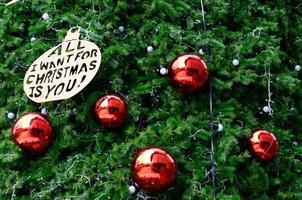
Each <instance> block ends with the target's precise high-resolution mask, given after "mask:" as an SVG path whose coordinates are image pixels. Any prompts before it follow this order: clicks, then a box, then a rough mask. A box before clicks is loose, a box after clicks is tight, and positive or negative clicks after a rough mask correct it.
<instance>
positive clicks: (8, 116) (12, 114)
mask: <svg viewBox="0 0 302 200" xmlns="http://www.w3.org/2000/svg"><path fill="white" fill-rule="evenodd" d="M7 118H8V119H14V118H15V113H12V112H9V113H8V114H7Z"/></svg>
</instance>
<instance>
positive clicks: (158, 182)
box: [132, 147, 177, 192]
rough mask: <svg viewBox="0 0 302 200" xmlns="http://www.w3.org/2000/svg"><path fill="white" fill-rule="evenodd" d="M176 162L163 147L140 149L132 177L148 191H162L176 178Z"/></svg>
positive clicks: (133, 166)
mask: <svg viewBox="0 0 302 200" xmlns="http://www.w3.org/2000/svg"><path fill="white" fill-rule="evenodd" d="M176 173H177V168H176V162H175V160H174V159H173V158H172V156H171V155H170V154H169V153H168V152H167V151H165V150H164V149H162V148H159V147H151V148H145V149H142V150H140V151H139V152H138V153H137V154H136V156H135V159H134V161H133V164H132V179H133V181H134V182H135V183H136V184H137V185H138V187H139V188H141V189H143V190H145V191H146V192H161V191H163V190H165V189H167V187H169V185H170V184H171V183H172V182H174V180H175V178H176Z"/></svg>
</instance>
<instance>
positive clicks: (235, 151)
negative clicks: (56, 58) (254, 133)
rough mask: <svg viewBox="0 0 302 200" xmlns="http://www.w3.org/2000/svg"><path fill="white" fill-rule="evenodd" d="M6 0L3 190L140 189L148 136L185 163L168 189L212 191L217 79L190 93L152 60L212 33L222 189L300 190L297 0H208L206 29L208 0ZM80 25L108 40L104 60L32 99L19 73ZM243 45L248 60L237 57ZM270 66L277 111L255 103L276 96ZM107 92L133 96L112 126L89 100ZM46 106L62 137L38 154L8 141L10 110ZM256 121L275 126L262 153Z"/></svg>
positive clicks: (0, 111)
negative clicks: (135, 170)
mask: <svg viewBox="0 0 302 200" xmlns="http://www.w3.org/2000/svg"><path fill="white" fill-rule="evenodd" d="M1 2H2V3H1V5H0V80H1V81H0V107H1V108H0V130H1V134H0V180H1V181H0V199H1V200H2V199H16V200H17V199H20V200H21V199H22V200H23V199H89V200H90V199H99V200H101V199H136V196H135V195H130V194H129V193H128V186H129V179H130V172H131V162H132V158H133V157H134V154H135V152H137V151H138V150H139V149H140V148H143V147H148V146H161V147H163V148H166V149H167V150H168V151H169V152H170V153H171V154H172V155H173V156H174V158H175V159H176V161H177V164H178V177H177V181H176V182H175V184H174V185H173V186H172V187H171V188H170V189H169V190H167V191H166V192H164V193H162V194H158V197H159V199H171V200H172V199H173V200H176V199H185V200H193V199H212V193H211V188H212V186H211V182H210V179H209V178H208V177H206V176H205V175H206V172H207V171H209V170H210V168H211V162H210V155H209V147H210V135H209V134H210V133H209V131H210V130H209V123H210V121H209V119H210V113H209V106H208V105H209V85H207V86H205V87H204V89H203V90H202V91H200V93H199V94H197V95H193V96H182V95H180V94H178V93H177V92H176V91H175V90H174V89H173V88H172V87H171V86H170V85H169V84H168V81H167V79H166V78H165V77H164V76H161V75H160V74H159V73H158V71H157V70H159V69H160V65H163V66H164V67H168V65H169V62H170V61H171V60H173V58H175V57H176V56H177V55H179V54H181V53H184V52H187V53H196V54H198V52H199V49H201V48H205V47H207V46H209V47H210V51H211V53H209V52H208V53H207V54H206V55H205V56H204V59H205V60H206V62H207V65H208V67H209V73H210V76H211V79H212V81H213V85H214V101H213V103H214V117H215V120H216V121H217V120H219V121H220V122H221V123H222V124H223V125H224V132H222V133H219V134H218V135H216V136H215V137H214V140H215V143H214V145H215V150H216V154H215V159H216V163H217V177H216V192H217V199H219V200H231V199H232V200H239V199H249V200H252V199H253V200H267V199H274V200H281V199H282V200H285V199H286V200H287V199H288V200H289V199H290V200H299V199H302V147H301V144H302V132H301V128H302V125H301V122H302V115H301V111H302V103H301V98H302V89H301V86H302V85H301V81H300V79H301V73H302V72H296V71H295V70H294V68H295V65H296V64H300V65H301V62H302V61H301V53H302V5H301V1H300V0H253V1H246V0H232V1H227V0H205V1H204V3H205V9H206V19H207V32H204V30H203V22H202V16H201V7H200V1H199V0H149V1H147V0H128V1H126V0H114V1H112V0H92V1H89V0H75V1H71V0H49V1H48V0H47V1H46V0H44V1H42V0H24V1H19V2H18V3H16V4H14V5H11V6H4V1H1ZM6 2H7V1H6ZM43 13H48V14H49V19H48V20H44V19H42V18H41V17H42V15H43ZM77 25H78V26H81V27H82V28H83V29H86V30H87V31H82V37H83V38H89V39H90V41H93V42H95V43H96V44H97V45H98V46H99V47H100V48H101V51H102V64H101V68H100V70H99V72H98V74H97V75H96V77H95V78H94V80H93V81H92V82H91V83H90V84H89V85H88V87H87V88H86V89H84V90H83V91H82V92H81V93H80V94H78V95H77V96H75V97H73V98H71V99H69V100H64V101H57V102H50V103H43V104H36V103H34V102H32V101H30V100H29V99H28V98H27V97H26V95H25V93H24V91H23V86H22V85H23V78H24V75H25V72H26V69H27V68H28V67H29V66H30V65H31V64H32V62H33V61H34V60H35V59H37V58H38V57H39V56H40V55H41V54H42V53H44V52H45V51H47V50H48V49H50V48H51V47H53V46H55V45H57V44H58V43H60V42H61V41H62V39H63V38H64V36H65V34H66V32H67V30H68V29H69V28H70V27H73V26H77ZM119 26H124V27H125V30H124V32H120V31H119V29H118V27H119ZM32 37H36V38H37V40H35V41H32V42H31V38H32ZM148 46H153V47H154V51H153V52H147V50H146V48H147V47H148ZM234 58H237V59H239V61H240V65H239V66H233V65H232V60H233V59H234ZM268 68H270V69H271V73H272V75H273V76H272V77H271V78H272V83H271V90H272V92H273V95H272V100H273V101H274V103H273V104H272V108H273V110H274V114H273V117H271V116H268V115H267V114H264V113H262V114H261V113H260V112H261V111H262V107H263V106H265V105H267V102H266V101H265V100H266V99H267V98H268V96H267V95H268V92H267V90H268V88H267V79H266V78H265V76H262V75H263V74H264V73H265V69H268ZM106 92H110V93H117V94H120V95H123V96H124V97H126V99H127V104H128V109H129V117H128V120H127V122H126V124H125V125H124V126H123V127H121V128H119V129H117V130H111V131H108V130H102V129H100V128H99V126H98V124H97V122H96V121H95V119H94V118H93V114H92V107H93V104H94V102H95V101H96V99H97V98H98V97H100V96H101V95H103V94H105V93H106ZM42 107H46V108H47V109H48V112H49V114H48V117H49V119H50V121H51V123H52V125H53V127H54V129H55V135H56V137H55V139H54V141H53V143H52V145H51V146H50V148H49V149H48V151H47V153H46V154H45V155H43V156H40V157H35V158H33V157H30V156H28V155H25V154H24V153H22V151H21V150H20V149H19V148H18V147H17V146H16V145H15V144H14V143H13V142H12V140H11V133H10V132H11V127H12V125H13V120H10V119H8V118H7V114H8V113H9V112H14V113H18V114H19V115H20V114H23V113H27V112H31V111H39V109H41V108H42ZM292 107H293V108H294V109H293V108H292ZM258 128H262V129H268V130H270V131H271V132H272V133H274V134H275V135H276V137H277V138H278V141H279V145H280V148H279V154H278V155H277V157H276V158H275V159H273V160H272V161H271V162H269V163H266V164H263V163H258V162H256V161H255V160H254V159H253V157H252V156H251V154H250V152H249V151H248V148H247V145H246V140H245V138H246V137H247V136H248V135H249V134H250V132H251V130H256V129H258Z"/></svg>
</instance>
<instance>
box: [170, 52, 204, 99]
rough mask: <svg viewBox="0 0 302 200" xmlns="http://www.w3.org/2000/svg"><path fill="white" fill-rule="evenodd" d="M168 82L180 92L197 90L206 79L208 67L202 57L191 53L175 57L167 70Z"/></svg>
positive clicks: (186, 92) (188, 92)
mask: <svg viewBox="0 0 302 200" xmlns="http://www.w3.org/2000/svg"><path fill="white" fill-rule="evenodd" d="M168 77H169V82H170V84H171V85H172V86H173V87H174V88H175V89H176V90H177V91H178V92H180V93H182V94H192V93H196V92H198V91H199V90H200V89H201V88H202V86H203V85H204V84H205V83H206V82H207V80H208V68H207V65H206V63H205V62H204V60H203V59H201V58H200V57H199V56H196V55H192V54H184V55H180V56H178V57H176V58H175V59H174V60H173V61H172V62H171V64H170V66H169V70H168Z"/></svg>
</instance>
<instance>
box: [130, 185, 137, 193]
mask: <svg viewBox="0 0 302 200" xmlns="http://www.w3.org/2000/svg"><path fill="white" fill-rule="evenodd" d="M128 191H129V193H130V194H134V193H135V191H136V189H135V187H134V186H133V185H131V186H129V188H128Z"/></svg>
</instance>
